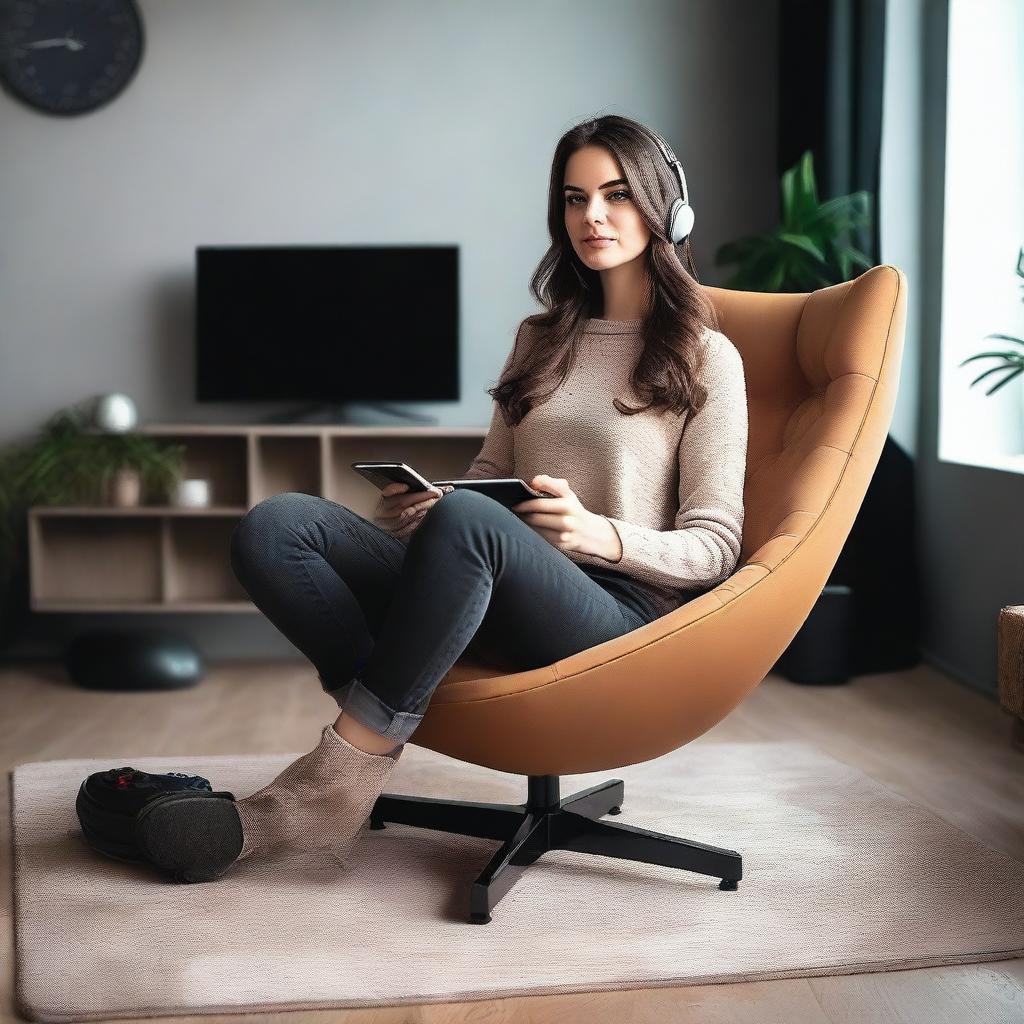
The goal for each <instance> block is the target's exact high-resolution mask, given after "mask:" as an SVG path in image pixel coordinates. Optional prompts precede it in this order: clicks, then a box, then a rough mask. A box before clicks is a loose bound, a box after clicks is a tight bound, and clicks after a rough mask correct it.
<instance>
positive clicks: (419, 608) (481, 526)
mask: <svg viewBox="0 0 1024 1024" xmlns="http://www.w3.org/2000/svg"><path fill="white" fill-rule="evenodd" d="M231 566H232V568H233V570H234V573H235V575H236V576H237V578H238V581H239V582H240V583H241V584H242V586H243V587H244V588H245V589H246V591H247V592H248V593H249V596H250V597H251V598H252V600H253V602H254V603H255V605H256V607H257V608H259V609H260V611H262V612H263V614H264V615H266V616H267V618H268V619H270V621H271V622H272V623H273V624H274V625H275V626H276V627H277V628H278V629H279V630H280V631H281V632H282V633H283V634H284V635H285V636H286V637H287V638H288V639H289V640H290V641H291V642H292V643H293V644H294V645H295V646H296V647H297V648H298V649H299V650H300V651H302V653H303V654H304V655H305V656H306V657H307V658H309V660H310V662H312V664H313V666H314V667H315V668H316V670H317V673H318V675H319V677H320V682H321V685H322V688H323V689H324V691H325V692H327V693H329V694H331V696H332V697H334V698H335V700H336V702H337V704H338V706H339V707H341V708H343V709H344V711H345V712H346V714H352V715H353V716H354V717H355V718H356V719H358V720H359V721H360V722H362V724H363V725H365V726H367V727H369V728H370V729H373V730H374V731H375V732H378V733H380V734H381V735H383V736H390V737H393V738H395V739H396V740H401V741H405V740H407V739H408V738H409V736H410V735H411V734H412V733H413V732H414V731H415V730H416V728H417V726H418V725H419V723H420V721H421V720H422V719H423V715H424V713H425V711H426V707H427V705H428V704H429V702H430V698H431V695H432V694H433V692H434V690H435V688H436V687H437V685H438V683H439V682H440V681H441V680H442V679H443V678H444V676H445V675H446V674H447V673H448V671H449V670H450V669H451V667H452V666H453V665H454V664H455V662H456V661H458V659H459V657H460V656H461V655H462V653H463V651H465V650H467V648H468V649H469V652H470V654H471V655H472V656H473V657H475V658H476V659H479V660H480V661H483V662H486V663H488V664H491V665H493V666H496V667H501V668H507V669H509V670H510V671H521V670H524V669H530V668H539V667H540V666H542V665H549V664H551V663H552V662H555V661H558V660H559V659H560V658H565V657H568V656H569V655H570V654H575V653H577V652H578V651H582V650H586V649H587V648H589V647H593V646H595V645H597V644H599V643H603V642H604V641H606V640H611V639H613V638H614V637H617V636H621V635H622V634H624V633H629V632H631V631H632V630H634V629H638V628H639V627H640V626H643V625H646V624H647V623H648V622H651V621H652V620H653V619H655V618H657V617H658V614H659V613H658V612H657V611H656V610H655V609H654V608H653V606H652V605H651V602H650V597H649V595H648V594H646V593H645V592H644V591H643V589H642V588H641V587H638V586H637V585H636V584H635V583H634V582H633V581H631V580H630V579H629V578H628V577H626V576H625V575H623V574H622V573H617V572H615V571H614V570H604V569H595V568H591V567H590V566H580V565H577V564H576V563H575V562H573V561H572V560H571V559H570V558H569V557H568V556H567V555H566V554H565V552H563V551H560V550H559V549H558V548H556V547H554V546H553V545H552V544H549V543H548V542H547V541H546V540H545V539H544V538H543V537H542V536H540V534H538V533H536V532H535V531H534V530H533V529H531V528H530V527H529V526H528V525H527V524H526V523H525V522H523V520H522V519H520V518H519V516H517V515H516V514H515V513H514V512H512V511H510V510H509V509H507V508H505V506H504V505H501V504H500V503H499V502H497V501H494V500H493V499H492V498H489V497H487V496H486V495H483V494H479V493H477V492H476V491H468V490H460V489H456V490H454V491H451V492H450V493H447V494H445V495H444V496H443V497H442V498H441V499H440V500H438V501H437V502H436V503H435V504H434V505H433V506H431V508H430V509H428V510H427V512H426V513H425V514H424V516H423V519H422V520H421V521H420V524H419V526H418V527H417V528H416V529H415V531H414V532H413V533H412V534H411V535H410V536H409V537H408V540H407V543H403V542H402V541H400V540H398V539H396V538H395V537H392V536H391V535H390V534H389V533H387V532H386V531H384V530H382V529H380V527H378V526H377V525H376V524H375V523H372V522H370V521H369V520H367V519H364V518H363V517H362V516H360V515H358V514H357V513H355V512H353V511H352V510H351V509H349V508H346V507H345V506H344V505H340V504H338V503H337V502H333V501H329V500H327V499H326V498H320V497H317V496H315V495H310V494H302V493H299V492H296V491H288V492H285V493H283V494H277V495H274V497H272V498H267V499H266V500H265V501H261V502H260V503H259V504H257V505H255V506H254V507H253V508H251V509H250V510H249V511H248V512H247V513H246V514H245V516H243V518H242V519H241V521H240V522H239V523H238V525H237V526H236V527H235V530H234V532H233V533H232V535H231Z"/></svg>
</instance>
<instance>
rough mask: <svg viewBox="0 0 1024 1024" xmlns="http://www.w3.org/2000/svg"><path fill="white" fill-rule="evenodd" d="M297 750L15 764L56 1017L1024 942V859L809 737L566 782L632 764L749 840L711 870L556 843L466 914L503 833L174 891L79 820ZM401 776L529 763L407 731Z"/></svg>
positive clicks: (373, 1002)
mask: <svg viewBox="0 0 1024 1024" xmlns="http://www.w3.org/2000/svg"><path fill="white" fill-rule="evenodd" d="M302 752H303V751H295V752H294V753H292V754H279V755H272V756H261V757H258V758H251V757H250V758H245V757H240V756H236V755H231V756H223V755H221V756H208V757H195V756H190V757H182V758H180V759H178V760H173V759H168V758H164V757H161V758H155V757H138V756H136V755H135V754H133V753H130V752H128V753H126V752H124V751H122V752H120V753H112V754H111V756H110V757H108V758H105V759H103V760H102V761H99V760H95V759H90V760H63V761H48V762H39V763H30V764H23V765H19V766H18V767H17V768H16V769H15V770H14V771H13V772H12V773H11V776H12V779H11V781H12V789H13V792H12V816H13V819H14V820H13V831H12V835H13V837H14V843H15V850H14V860H13V863H14V865H15V879H14V886H15V888H14V898H15V928H16V943H17V946H16V954H17V963H16V971H17V977H16V984H17V989H16V991H17V998H18V1000H19V1010H20V1012H21V1013H22V1014H24V1015H25V1016H27V1017H29V1018H30V1019H34V1020H40V1021H71V1020H92V1019H97V1018H107V1017H146V1016H167V1015H185V1014H194V1013H201V1012H206V1013H215V1012H232V1011H238V1012H240V1011H245V1010H283V1009H318V1008H327V1007H363V1006H384V1005H402V1004H417V1003H433V1002H446V1001H461V1000H474V999H488V998H500V997H507V996H513V995H523V994H526V995H540V994H547V993H569V992H581V991H603V990H610V989H626V988H647V987H659V986H666V985H692V984H704V983H719V982H732V981H743V980H759V979H771V978H791V977H801V976H813V975H825V974H854V973H858V972H864V971H883V970H898V969H906V968H913V967H927V966H934V965H940V964H952V963H965V962H975V961H983V960H998V959H1006V958H1010V957H1017V956H1024V914H1022V909H1021V907H1022V901H1021V897H1022V895H1024V863H1021V862H1020V861H1017V860H1015V859H1013V858H1011V857H1009V856H1007V855H1006V854H1004V853H1001V852H998V851H995V850H993V849H990V848H989V847H987V846H985V845H983V844H982V843H980V842H978V841H977V840H976V839H974V838H973V837H972V836H970V835H969V834H968V833H966V832H964V831H963V830H961V829H959V828H957V827H955V826H953V825H951V824H949V823H948V822H946V821H945V820H944V819H942V818H940V817H938V816H937V815H935V814H933V813H932V812H930V811H927V810H924V809H922V808H919V807H917V806H915V805H914V804H912V803H909V802H908V801H907V800H905V799H903V798H902V797H900V796H898V795H897V794H895V793H893V792H892V791H890V790H888V789H887V788H885V787H884V786H883V785H881V784H880V783H878V782H876V781H874V780H873V779H871V778H869V777H868V776H866V775H864V774H863V773H862V772H861V771H859V770H858V769H856V768H853V767H850V766H849V765H846V764H844V763H842V762H840V761H837V760H835V759H833V758H831V757H828V756H826V755H824V754H822V753H821V752H819V751H818V750H817V748H815V747H813V746H811V745H809V744H805V743H801V742H782V743H714V742H710V741H703V742H700V741H699V742H696V743H693V744H690V745H688V746H686V747H683V748H681V749H680V750H678V751H675V752H673V753H672V754H667V755H665V756H663V757H661V758H658V759H656V760H654V761H650V762H647V763H646V764H641V765H630V766H627V767H625V768H620V769H617V770H611V771H607V772H598V773H588V774H586V775H574V776H566V777H564V778H563V780H562V791H561V792H562V796H563V797H564V796H568V795H570V794H571V793H574V792H576V791H578V790H581V789H585V788H587V787H589V786H593V785H596V784H597V783H599V782H602V781H604V780H606V779H611V778H621V779H623V780H625V801H624V803H623V806H622V813H621V814H620V815H617V816H613V817H610V818H606V819H605V820H609V821H614V822H623V823H629V824H636V825H640V826H642V827H644V828H649V829H654V830H656V831H659V832H667V833H671V834H673V835H676V836H681V837H684V838H687V839H695V840H698V841H700V842H703V843H709V844H712V845H715V846H722V847H726V848H729V849H734V850H738V851H739V852H740V853H741V854H742V855H743V872H744V878H743V880H742V881H741V882H740V883H739V889H738V890H737V891H735V892H729V891H723V890H720V889H719V888H718V879H716V878H710V877H706V876H702V875H697V874H694V873H691V872H687V871H681V870H678V869H672V868H665V867H660V866H656V865H647V864H639V863H633V862H629V861H624V860H618V859H615V858H609V857H600V856H595V855H590V854H584V853H577V852H575V851H565V850H560V851H555V852H552V853H548V854H545V855H544V856H542V857H541V858H540V859H539V860H538V861H536V862H535V863H534V864H533V865H531V866H530V867H528V868H527V869H526V870H525V872H524V874H523V876H522V877H521V878H520V879H519V881H518V882H517V883H516V884H515V885H514V886H513V888H512V889H511V890H510V891H509V892H508V893H507V894H506V895H505V897H504V898H503V899H502V900H501V901H500V902H499V903H498V904H497V906H496V907H495V909H494V911H493V917H492V920H491V922H490V923H489V924H485V925H476V924H470V923H468V922H467V920H466V918H467V917H468V912H469V904H468V899H469V897H468V887H469V884H470V882H472V881H473V880H474V879H475V878H476V876H477V875H478V873H479V872H480V871H481V870H482V869H483V868H484V866H485V865H486V864H487V862H488V860H489V859H490V857H491V854H492V853H493V852H494V850H496V849H497V848H498V845H499V844H498V842H497V841H496V840H488V839H476V838H472V837H462V836H456V835H448V834H446V833H443V832H433V831H430V830H427V829H418V828H414V827H413V826H410V825H401V824H394V823H391V824H388V825H387V826H386V827H385V828H384V829H381V830H372V831H371V830H370V829H369V828H366V827H364V830H363V832H362V833H361V834H360V837H359V839H358V840H357V842H356V845H355V848H354V849H353V864H352V866H351V868H350V869H349V870H348V872H347V873H346V872H344V870H342V871H341V872H337V871H335V872H333V873H332V872H331V871H330V868H329V865H325V864H323V863H320V862H314V861H311V860H308V859H302V858H301V856H299V857H298V859H295V858H293V857H291V856H290V855H286V856H284V857H282V858H281V859H279V860H276V861H268V860H266V859H264V860H263V861H259V860H258V857H259V855H254V856H253V857H250V858H248V859H247V860H245V861H242V862H241V863H240V864H237V865H236V866H235V867H233V868H232V869H230V870H229V871H228V873H227V874H225V875H223V876H222V877H221V878H220V879H217V880H216V881H214V882H202V883H193V884H179V883H175V882H172V881H168V880H165V879H164V878H163V876H161V875H160V874H159V873H157V872H156V871H155V869H152V868H150V867H149V866H148V865H132V864H125V863H121V862H118V861H113V860H110V859H108V858H106V857H104V856H103V855H102V854H99V853H97V852H95V851H93V850H92V849H91V848H90V847H89V846H87V845H86V844H85V842H84V840H83V839H82V837H81V834H80V831H79V826H78V819H77V817H76V815H75V809H74V804H75V795H76V793H77V791H78V786H79V784H80V782H81V780H82V779H84V778H85V777H86V775H88V774H90V773H91V772H94V771H102V770H105V769H107V768H111V767H115V766H120V765H127V764H130V765H132V766H134V767H136V768H142V769H145V770H147V771H152V772H164V771H184V772H187V773H190V774H191V773H195V774H200V775H204V776H205V777H206V778H208V779H209V780H210V782H211V784H212V785H213V787H214V789H228V790H230V791H232V792H233V793H234V794H235V795H236V797H241V796H246V795H248V794H250V793H252V792H255V791H256V790H257V789H259V788H260V787H262V786H264V785H265V784H266V783H268V782H269V781H270V780H271V779H272V778H273V777H274V776H275V775H277V773H278V772H280V771H281V769H283V768H284V767H285V765H287V764H289V763H290V762H291V761H293V760H294V759H295V758H296V757H298V756H299V754H300V753H302ZM387 792H389V793H396V794H397V793H404V794H416V795H419V796H436V797H452V798H456V799H461V800H486V801H494V802H500V803H510V804H515V803H521V802H524V801H525V799H526V779H525V778H520V777H517V776H514V775H509V774H506V773H503V772H495V771H492V770H490V769H485V768H480V767H478V766H474V765H468V764H464V763H462V762H460V761H457V760H454V759H452V758H449V757H446V756H444V755H441V754H437V753H435V752H433V751H430V750H426V749H423V748H420V747H416V746H415V745H414V744H410V745H409V746H408V747H407V748H406V750H405V753H404V754H403V756H402V759H401V761H400V762H399V764H398V766H397V767H396V769H395V771H394V773H393V774H392V776H391V778H390V780H389V785H388V788H387Z"/></svg>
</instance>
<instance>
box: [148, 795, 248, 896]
mask: <svg viewBox="0 0 1024 1024" xmlns="http://www.w3.org/2000/svg"><path fill="white" fill-rule="evenodd" d="M230 796H231V794H230V793H229V794H221V793H213V794H207V795H206V796H198V795H195V794H192V793H165V794H163V795H162V796H158V797H157V798H156V799H155V800H151V801H150V802H149V803H148V804H146V805H145V807H143V808H142V810H140V811H139V813H138V815H136V817H135V821H134V824H133V831H134V834H135V841H136V843H137V844H138V847H139V849H140V850H141V851H142V852H143V853H144V854H145V856H146V858H147V859H148V860H149V861H150V862H152V863H153V864H155V865H156V866H157V867H158V868H162V869H163V870H164V871H166V872H168V873H169V874H171V875H172V876H173V877H174V878H175V880H177V881H179V882H210V881H213V879H215V878H219V877H220V876H221V875H222V874H224V872H225V871H226V870H227V869H228V868H229V867H230V866H231V865H232V864H233V863H234V862H235V861H236V860H237V859H238V855H239V854H240V853H241V852H242V843H243V838H244V837H243V835H242V820H241V818H239V816H238V809H237V808H236V807H235V801H234V799H233V798H232V799H228V797H230Z"/></svg>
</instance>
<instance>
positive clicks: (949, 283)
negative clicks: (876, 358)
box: [938, 0, 1024, 473]
mask: <svg viewBox="0 0 1024 1024" xmlns="http://www.w3.org/2000/svg"><path fill="white" fill-rule="evenodd" d="M1022 55H1024V3H1021V2H1020V0H949V36H948V65H947V67H948V71H947V74H948V78H947V97H946V169H945V174H946V177H945V199H944V226H943V268H942V318H941V325H942V327H941V348H940V351H941V361H940V373H939V444H938V449H939V458H940V459H943V460H945V461H950V462H961V463H967V464H969V465H976V466H992V467H995V468H1000V469H1008V470H1015V471H1017V472H1021V473H1024V374H1022V375H1020V376H1018V377H1015V378H1014V379H1013V380H1012V381H1010V382H1009V383H1008V384H1006V385H1004V386H1003V387H1001V388H999V390H998V391H996V392H994V393H993V394H992V395H986V394H985V392H986V391H987V390H989V389H990V388H991V387H992V386H993V385H994V384H996V383H997V382H998V381H1000V380H1002V378H1003V377H1004V376H1005V375H1006V374H1007V373H1008V372H1009V370H1008V369H1000V370H998V371H996V372H993V373H990V374H989V375H988V376H987V377H985V378H984V379H983V380H981V381H979V382H978V383H977V384H975V385H974V386H973V387H971V386H970V383H971V381H972V380H974V379H975V378H976V377H977V376H979V374H981V373H984V372H985V371H986V370H989V369H993V368H995V367H996V366H998V365H1000V364H999V361H998V360H996V359H994V358H992V359H976V360H974V361H973V362H970V363H967V365H966V366H960V365H959V364H960V363H961V362H962V361H963V360H964V359H966V358H967V357H968V356H972V355H975V354H977V353H980V352H993V351H995V352H1000V351H1014V352H1017V353H1020V354H1022V355H1024V345H1017V344H1015V343H1014V342H1012V341H1003V340H1000V339H995V338H988V339H986V337H985V336H986V335H987V334H994V333H999V334H1009V335H1013V336H1015V337H1018V338H1024V301H1022V298H1024V288H1022V287H1021V286H1022V285H1024V278H1021V277H1019V276H1018V275H1017V273H1016V268H1017V258H1018V254H1019V252H1020V249H1021V246H1022V245H1024V59H1022Z"/></svg>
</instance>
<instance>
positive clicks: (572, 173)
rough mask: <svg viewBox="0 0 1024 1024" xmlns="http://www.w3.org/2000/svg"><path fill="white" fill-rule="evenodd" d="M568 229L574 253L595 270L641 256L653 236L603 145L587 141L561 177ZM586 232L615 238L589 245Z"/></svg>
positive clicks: (617, 168) (608, 268)
mask: <svg viewBox="0 0 1024 1024" xmlns="http://www.w3.org/2000/svg"><path fill="white" fill-rule="evenodd" d="M562 191H563V201H564V204H565V229H566V231H567V232H568V234H569V238H570V239H571V241H572V245H573V248H574V249H575V250H576V254H577V255H578V256H579V258H580V259H581V260H582V261H583V262H584V264H585V265H586V266H588V267H590V268H591V269H592V270H598V271H600V270H610V269H611V268H612V267H617V266H620V265H621V264H623V263H628V262H629V261H630V260H634V259H636V258H637V256H639V255H640V254H641V253H642V252H643V251H644V250H645V249H646V248H647V243H648V242H649V241H650V238H651V230H650V228H648V227H647V224H646V223H645V221H644V219H643V217H641V216H640V211H639V210H638V209H637V207H636V204H635V203H634V202H633V194H632V191H631V190H630V188H629V186H628V185H627V184H626V182H625V178H624V177H623V174H622V167H621V166H620V165H619V162H618V160H616V159H615V157H614V156H613V155H612V154H611V153H610V152H609V151H608V150H607V149H605V148H604V146H584V147H583V148H582V149H578V150H576V152H575V153H573V154H572V156H570V157H569V160H568V162H567V163H566V165H565V181H564V183H563V190H562ZM588 235H604V236H606V237H608V238H611V239H612V241H610V242H604V243H601V244H600V245H591V244H589V243H588V242H586V241H584V239H585V238H586V237H587V236H588Z"/></svg>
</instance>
